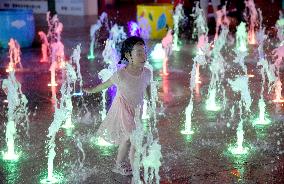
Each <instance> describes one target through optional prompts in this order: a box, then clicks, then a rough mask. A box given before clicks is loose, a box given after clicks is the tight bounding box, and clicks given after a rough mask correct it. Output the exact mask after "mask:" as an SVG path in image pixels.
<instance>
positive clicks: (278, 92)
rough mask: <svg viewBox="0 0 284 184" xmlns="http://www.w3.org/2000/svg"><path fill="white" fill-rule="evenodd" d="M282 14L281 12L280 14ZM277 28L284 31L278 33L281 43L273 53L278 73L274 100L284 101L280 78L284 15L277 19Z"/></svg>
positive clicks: (283, 50)
mask: <svg viewBox="0 0 284 184" xmlns="http://www.w3.org/2000/svg"><path fill="white" fill-rule="evenodd" d="M280 16H281V14H280ZM277 26H278V27H277V28H278V32H281V31H282V33H277V35H278V38H279V39H280V43H279V46H278V47H277V48H276V49H274V50H273V51H272V54H273V57H274V59H275V62H274V64H273V65H274V67H275V70H276V73H277V81H276V85H275V99H274V100H273V101H274V102H276V103H277V102H280V103H282V102H284V99H283V97H282V95H281V90H282V82H281V79H280V67H281V65H282V62H283V58H284V44H283V40H281V39H282V38H283V30H284V19H283V17H282V18H281V19H280V20H278V21H277Z"/></svg>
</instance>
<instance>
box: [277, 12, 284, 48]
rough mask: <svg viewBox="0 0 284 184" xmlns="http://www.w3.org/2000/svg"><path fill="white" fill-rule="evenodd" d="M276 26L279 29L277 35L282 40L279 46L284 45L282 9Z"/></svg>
mask: <svg viewBox="0 0 284 184" xmlns="http://www.w3.org/2000/svg"><path fill="white" fill-rule="evenodd" d="M275 27H276V29H277V37H278V39H279V41H280V44H279V46H282V45H283V44H284V16H283V13H282V11H279V19H278V20H277V21H276V25H275Z"/></svg>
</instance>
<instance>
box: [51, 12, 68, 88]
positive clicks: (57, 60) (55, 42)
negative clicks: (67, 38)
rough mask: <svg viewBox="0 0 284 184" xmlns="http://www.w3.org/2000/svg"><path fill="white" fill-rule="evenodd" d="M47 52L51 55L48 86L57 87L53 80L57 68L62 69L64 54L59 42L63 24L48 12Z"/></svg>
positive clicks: (61, 44) (62, 46)
mask: <svg viewBox="0 0 284 184" xmlns="http://www.w3.org/2000/svg"><path fill="white" fill-rule="evenodd" d="M47 23H48V33H47V38H48V41H49V46H50V48H49V50H50V55H51V66H50V68H49V71H50V83H49V84H48V86H57V83H56V79H55V71H56V69H57V68H62V67H64V64H65V61H64V59H65V54H64V45H63V43H62V42H61V33H62V31H63V24H62V23H61V22H60V21H59V18H58V16H57V15H53V16H52V17H50V12H47Z"/></svg>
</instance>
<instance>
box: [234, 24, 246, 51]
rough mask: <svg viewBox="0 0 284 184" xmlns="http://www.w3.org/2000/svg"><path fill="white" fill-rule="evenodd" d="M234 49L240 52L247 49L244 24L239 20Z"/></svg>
mask: <svg viewBox="0 0 284 184" xmlns="http://www.w3.org/2000/svg"><path fill="white" fill-rule="evenodd" d="M235 49H236V50H237V51H240V52H246V51H247V50H248V49H247V32H246V24H245V23H244V22H241V23H240V24H239V25H238V27H237V33H236V48H235Z"/></svg>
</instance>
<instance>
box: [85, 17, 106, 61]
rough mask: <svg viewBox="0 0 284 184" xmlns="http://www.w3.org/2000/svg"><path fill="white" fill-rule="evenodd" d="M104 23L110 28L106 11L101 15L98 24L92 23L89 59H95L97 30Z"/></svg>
mask: <svg viewBox="0 0 284 184" xmlns="http://www.w3.org/2000/svg"><path fill="white" fill-rule="evenodd" d="M103 24H105V25H106V26H107V29H108V19H107V14H106V13H105V12H103V13H102V14H101V15H100V18H99V20H98V21H97V23H96V24H93V25H91V28H90V38H91V43H90V49H89V55H88V56H87V58H88V59H95V55H94V45H95V40H96V32H97V31H98V30H99V29H100V28H101V27H102V25H103Z"/></svg>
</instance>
